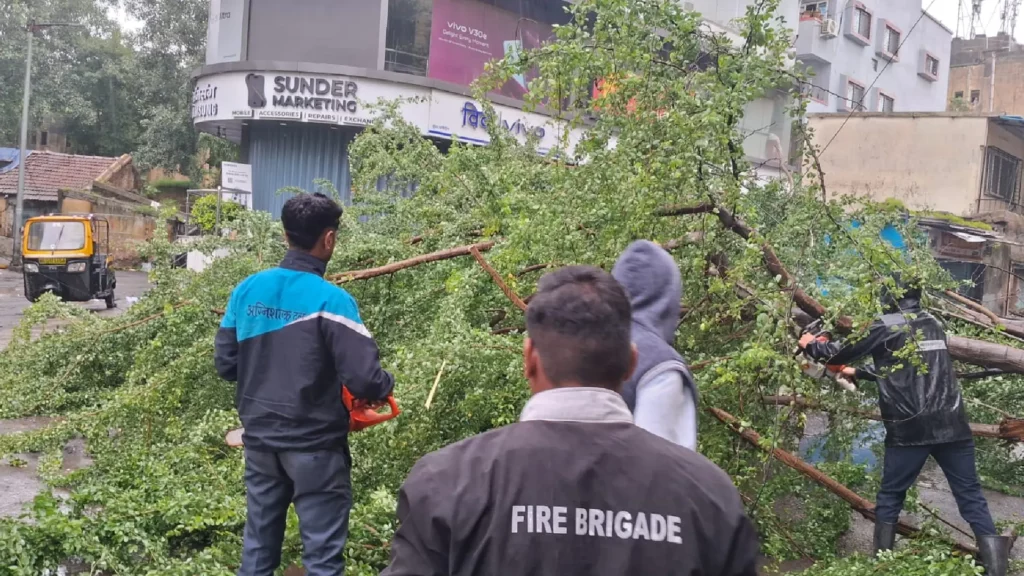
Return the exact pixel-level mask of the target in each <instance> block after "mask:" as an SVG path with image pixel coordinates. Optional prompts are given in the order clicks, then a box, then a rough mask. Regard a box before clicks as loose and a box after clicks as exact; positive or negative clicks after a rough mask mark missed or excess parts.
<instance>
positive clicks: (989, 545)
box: [978, 536, 1010, 576]
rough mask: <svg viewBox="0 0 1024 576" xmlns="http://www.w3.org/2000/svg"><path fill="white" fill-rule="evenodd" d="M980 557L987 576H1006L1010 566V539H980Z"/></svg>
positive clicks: (983, 537)
mask: <svg viewBox="0 0 1024 576" xmlns="http://www.w3.org/2000/svg"><path fill="white" fill-rule="evenodd" d="M978 553H979V554H978V555H979V556H981V565H982V566H984V567H985V574H986V576H1006V570H1007V569H1008V566H1009V564H1010V539H1009V538H1007V537H1006V536H982V537H981V538H978Z"/></svg>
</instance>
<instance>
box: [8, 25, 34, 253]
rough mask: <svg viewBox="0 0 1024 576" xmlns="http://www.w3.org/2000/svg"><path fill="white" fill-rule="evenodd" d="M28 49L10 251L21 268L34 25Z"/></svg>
mask: <svg viewBox="0 0 1024 576" xmlns="http://www.w3.org/2000/svg"><path fill="white" fill-rule="evenodd" d="M26 31H27V32H28V49H27V51H26V52H27V53H26V55H25V96H24V99H23V100H22V103H21V152H20V153H19V155H18V197H17V200H16V201H15V204H14V226H13V227H12V228H11V229H12V230H13V232H12V233H13V234H14V248H13V249H12V251H11V268H13V269H14V270H21V226H22V221H23V218H24V209H25V163H26V156H28V154H27V153H26V148H27V147H28V100H29V94H31V93H32V35H33V33H34V32H35V30H34V25H33V24H29V25H28V27H26Z"/></svg>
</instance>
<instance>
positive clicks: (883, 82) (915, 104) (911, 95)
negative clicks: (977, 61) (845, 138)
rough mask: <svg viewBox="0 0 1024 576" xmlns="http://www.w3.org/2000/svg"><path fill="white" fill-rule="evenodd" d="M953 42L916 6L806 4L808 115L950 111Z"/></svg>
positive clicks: (802, 58) (800, 37)
mask: <svg viewBox="0 0 1024 576" xmlns="http://www.w3.org/2000/svg"><path fill="white" fill-rule="evenodd" d="M952 38H953V32H952V31H951V30H949V29H948V28H946V27H945V26H943V25H942V24H941V23H939V21H938V20H936V19H935V18H933V17H932V16H931V15H929V14H928V13H927V12H924V11H923V9H922V7H921V3H920V2H917V1H900V2H892V1H891V0H862V1H857V0H850V1H842V2H840V1H839V0H801V6H800V23H799V26H798V29H797V40H796V44H795V51H796V58H797V60H798V61H799V62H800V63H802V64H803V65H804V66H805V68H806V69H807V70H808V72H809V73H810V74H811V75H812V78H811V80H810V83H809V84H808V85H807V86H806V87H805V89H806V91H807V94H808V96H809V97H810V103H809V105H808V107H807V110H808V112H809V113H823V112H850V111H862V112H939V111H942V110H945V109H946V92H947V90H946V88H947V85H948V83H949V74H948V70H949V65H950V60H949V58H950V42H951V40H952ZM876 78H877V80H876Z"/></svg>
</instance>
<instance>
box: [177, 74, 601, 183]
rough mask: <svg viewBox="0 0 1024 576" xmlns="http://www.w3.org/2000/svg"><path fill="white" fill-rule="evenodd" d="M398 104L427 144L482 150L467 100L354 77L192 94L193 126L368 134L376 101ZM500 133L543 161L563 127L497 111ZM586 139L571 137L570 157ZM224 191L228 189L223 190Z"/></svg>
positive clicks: (260, 80) (277, 81)
mask: <svg viewBox="0 0 1024 576" xmlns="http://www.w3.org/2000/svg"><path fill="white" fill-rule="evenodd" d="M396 99H402V100H403V101H402V104H401V105H400V106H399V113H400V115H401V117H402V118H403V119H404V120H405V121H406V122H408V123H410V124H412V125H413V126H415V127H416V128H417V129H418V130H419V131H420V133H421V134H423V135H424V136H433V137H437V138H446V139H457V140H459V141H462V142H468V143H472V144H487V143H489V142H490V136H489V135H488V133H487V122H488V119H487V117H486V115H485V113H484V107H483V105H482V104H481V103H480V102H479V101H476V100H474V99H472V98H471V97H469V96H465V95H462V94H455V93H452V92H448V91H444V90H439V89H431V88H426V87H422V86H416V85H412V84H404V83H400V82H392V81H386V80H378V79H372V78H361V77H354V76H334V75H309V74H294V73H284V72H280V73H279V72H227V73H223V74H218V75H213V76H208V77H205V78H202V79H200V81H199V82H198V83H197V84H196V88H195V90H194V92H193V97H192V101H193V106H192V118H193V122H195V123H196V124H200V125H201V124H205V123H222V122H230V121H235V122H239V121H251V120H256V121H259V120H264V121H277V122H281V121H290V122H309V123H318V124H336V125H350V126H365V125H367V124H369V123H371V122H372V121H373V120H374V118H375V117H376V116H377V114H378V111H377V110H376V109H373V108H371V107H370V106H368V104H369V103H374V104H376V103H377V102H378V101H379V100H385V101H394V100H396ZM494 110H495V113H496V118H495V121H496V122H497V123H498V125H499V127H500V128H501V129H503V130H506V131H508V132H509V133H510V134H512V135H513V136H515V137H516V138H517V139H518V140H519V141H520V142H525V141H526V140H527V139H528V138H529V137H530V136H534V137H536V139H537V150H538V152H540V153H541V154H548V153H549V152H551V151H552V150H555V149H557V148H563V147H566V146H563V145H562V142H561V141H562V139H563V137H564V136H565V135H564V134H563V132H564V131H565V123H564V122H561V121H558V120H555V119H553V118H551V117H549V116H544V115H542V114H537V113H533V112H525V111H523V110H520V109H519V108H516V107H512V106H505V105H501V104H494ZM582 136H583V130H581V129H578V128H577V129H573V130H571V131H570V132H569V135H568V145H567V148H568V150H570V151H571V150H572V149H573V148H574V147H575V145H576V144H577V143H578V142H579V141H580V139H581V138H582ZM225 186H226V185H225Z"/></svg>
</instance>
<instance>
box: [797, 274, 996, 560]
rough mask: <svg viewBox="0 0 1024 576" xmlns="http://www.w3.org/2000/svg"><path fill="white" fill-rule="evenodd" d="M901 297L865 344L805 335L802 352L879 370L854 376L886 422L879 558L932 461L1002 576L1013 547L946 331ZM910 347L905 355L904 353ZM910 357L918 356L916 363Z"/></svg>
mask: <svg viewBox="0 0 1024 576" xmlns="http://www.w3.org/2000/svg"><path fill="white" fill-rule="evenodd" d="M897 290H898V291H901V292H903V295H902V297H899V298H897V297H895V296H894V295H893V294H891V293H889V292H886V296H885V297H884V299H885V309H884V312H885V313H884V315H883V316H882V317H881V318H879V319H878V320H877V321H875V322H874V324H872V325H871V327H870V329H869V331H868V333H867V335H866V336H864V338H863V339H861V340H858V341H856V342H854V343H853V344H850V345H848V346H841V345H839V344H836V343H833V342H827V341H821V340H817V339H815V337H814V336H812V335H811V334H804V336H803V337H802V338H801V339H800V346H801V347H802V348H804V350H805V351H806V352H807V354H808V355H810V356H811V357H813V358H814V359H815V360H818V361H821V362H825V363H827V364H829V365H847V364H850V363H852V362H855V361H856V360H858V359H860V358H863V357H865V356H868V355H871V356H872V358H873V360H874V369H873V370H871V371H866V370H862V369H858V370H857V371H856V373H857V376H858V377H859V378H864V377H868V378H869V379H876V380H877V381H878V394H879V405H880V407H881V412H882V418H883V420H884V423H885V431H886V434H885V462H884V464H883V469H882V486H881V489H880V490H879V492H878V502H877V508H876V509H875V514H876V522H875V537H874V547H875V552H876V553H877V552H878V551H879V550H890V549H892V547H893V544H894V543H895V540H896V523H897V522H898V521H899V515H900V511H901V510H902V508H903V501H904V499H905V498H906V495H907V490H908V489H909V488H910V487H911V486H913V485H914V482H915V481H916V480H917V476H918V474H920V472H921V468H922V467H923V466H924V463H925V461H926V460H927V459H928V456H931V457H933V458H935V460H936V462H938V464H939V466H940V467H941V468H942V471H943V473H944V474H945V475H946V479H947V480H948V481H949V486H950V488H951V489H952V491H953V496H954V497H955V498H956V503H957V507H958V508H959V509H960V515H961V516H963V518H964V520H966V521H967V522H968V523H969V524H970V525H971V528H972V529H973V530H974V534H975V536H976V537H977V540H978V549H979V551H980V552H981V561H982V563H983V564H984V565H985V567H986V570H987V574H989V575H990V576H1004V575H1005V574H1006V569H1007V561H1008V560H1007V558H1008V555H1009V540H1008V539H1007V538H1005V537H1001V536H997V534H996V527H995V524H994V523H993V522H992V515H991V514H990V513H989V510H988V504H987V503H986V502H985V496H984V494H982V491H981V483H980V482H979V481H978V473H977V470H976V469H975V462H974V440H973V437H972V435H971V428H970V425H969V423H968V420H967V413H966V411H965V409H964V401H963V397H962V396H961V393H960V384H959V383H958V382H957V379H956V373H955V372H954V370H953V360H952V358H950V355H949V352H948V351H947V350H946V333H945V332H944V331H943V329H942V325H941V324H939V322H938V321H937V320H936V319H935V318H934V317H933V316H932V315H931V314H928V313H927V312H925V311H923V310H922V309H921V305H920V299H921V292H920V289H918V288H913V287H910V288H908V287H900V288H898V289H897ZM908 344H909V345H911V347H910V348H907V349H906V350H904V347H905V346H908ZM907 352H912V353H913V354H916V355H917V356H918V358H913V357H911V356H910V355H909V354H907Z"/></svg>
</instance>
